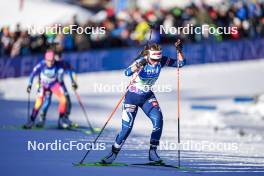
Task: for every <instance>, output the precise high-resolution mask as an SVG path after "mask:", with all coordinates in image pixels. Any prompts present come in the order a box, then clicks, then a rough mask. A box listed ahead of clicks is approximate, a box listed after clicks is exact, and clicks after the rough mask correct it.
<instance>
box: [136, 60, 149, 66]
mask: <svg viewBox="0 0 264 176" xmlns="http://www.w3.org/2000/svg"><path fill="white" fill-rule="evenodd" d="M147 63H148V62H147V60H146V59H141V60H140V61H139V62H137V67H138V68H140V67H144V66H145V65H146V64H147Z"/></svg>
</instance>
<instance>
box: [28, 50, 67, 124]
mask: <svg viewBox="0 0 264 176" xmlns="http://www.w3.org/2000/svg"><path fill="white" fill-rule="evenodd" d="M37 75H40V87H39V89H38V93H37V98H36V101H35V105H34V108H33V110H32V114H31V116H30V117H29V119H28V121H27V123H26V124H25V125H24V126H23V127H24V128H25V129H30V128H32V127H33V125H34V122H35V119H36V117H37V115H38V112H39V110H40V108H41V106H42V104H43V100H44V98H45V96H47V95H48V94H51V93H54V94H55V95H56V96H57V97H58V99H59V108H58V110H59V121H58V127H59V128H68V127H69V125H68V123H67V120H65V115H66V108H67V98H66V97H65V92H64V89H63V86H62V81H63V67H62V65H61V64H59V63H57V62H55V54H54V52H53V51H52V50H49V51H47V52H46V54H45V60H43V61H41V62H40V63H39V64H37V65H36V66H35V67H34V69H33V71H32V73H31V74H30V79H29V84H28V87H27V92H28V93H30V91H31V87H32V84H33V80H34V77H35V76H37Z"/></svg>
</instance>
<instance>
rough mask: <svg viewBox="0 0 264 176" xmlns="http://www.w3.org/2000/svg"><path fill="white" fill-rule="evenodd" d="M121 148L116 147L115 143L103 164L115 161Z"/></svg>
mask: <svg viewBox="0 0 264 176" xmlns="http://www.w3.org/2000/svg"><path fill="white" fill-rule="evenodd" d="M120 149H121V148H116V147H115V146H114V145H112V151H111V152H110V153H109V154H108V155H107V156H106V157H104V158H103V159H102V160H101V164H111V163H113V162H114V160H115V159H116V157H117V154H118V153H119V151H120Z"/></svg>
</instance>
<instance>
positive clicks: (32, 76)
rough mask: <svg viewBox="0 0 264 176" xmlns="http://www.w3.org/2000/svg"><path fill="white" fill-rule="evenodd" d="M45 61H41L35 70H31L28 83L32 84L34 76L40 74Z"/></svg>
mask: <svg viewBox="0 0 264 176" xmlns="http://www.w3.org/2000/svg"><path fill="white" fill-rule="evenodd" d="M42 65H43V62H39V63H38V64H37V65H36V66H35V67H34V68H33V71H32V72H31V74H30V76H29V82H28V85H30V86H31V85H32V84H33V81H34V78H35V76H36V75H39V74H40V72H41V68H42Z"/></svg>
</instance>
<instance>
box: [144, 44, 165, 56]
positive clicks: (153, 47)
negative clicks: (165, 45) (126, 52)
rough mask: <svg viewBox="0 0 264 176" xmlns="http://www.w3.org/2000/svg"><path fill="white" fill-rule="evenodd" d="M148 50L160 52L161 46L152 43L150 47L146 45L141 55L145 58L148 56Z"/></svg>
mask: <svg viewBox="0 0 264 176" xmlns="http://www.w3.org/2000/svg"><path fill="white" fill-rule="evenodd" d="M148 50H157V51H159V50H161V46H160V45H159V44H156V43H153V44H150V45H146V46H145V47H144V51H143V55H144V56H146V55H147V54H148Z"/></svg>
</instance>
